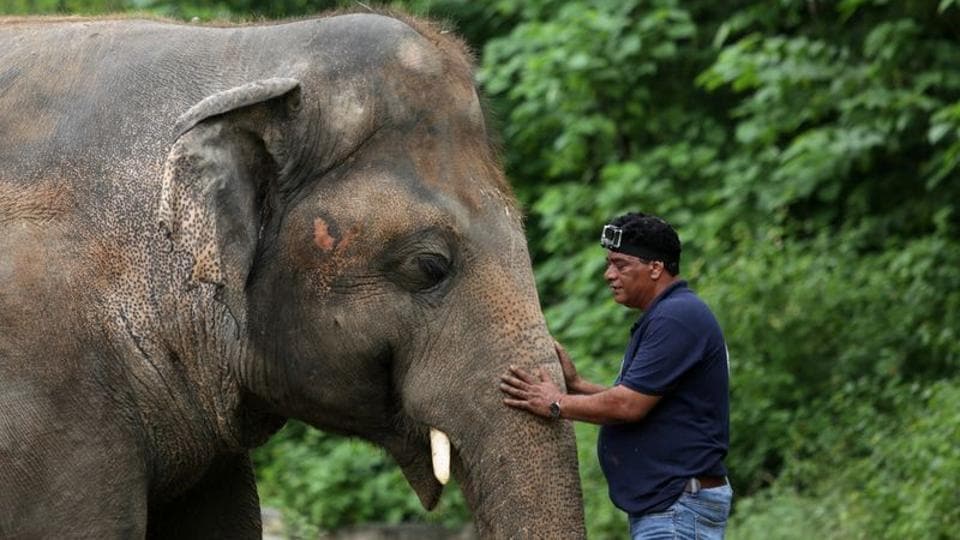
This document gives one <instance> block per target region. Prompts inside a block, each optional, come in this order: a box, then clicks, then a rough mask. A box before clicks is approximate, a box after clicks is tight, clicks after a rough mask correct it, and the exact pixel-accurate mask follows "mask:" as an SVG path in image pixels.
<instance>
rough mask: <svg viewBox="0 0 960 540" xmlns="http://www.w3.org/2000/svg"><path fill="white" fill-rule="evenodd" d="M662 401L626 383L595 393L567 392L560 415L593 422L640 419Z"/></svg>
mask: <svg viewBox="0 0 960 540" xmlns="http://www.w3.org/2000/svg"><path fill="white" fill-rule="evenodd" d="M593 386H596V385H593ZM659 400H660V397H658V396H651V395H646V394H641V393H639V392H635V391H633V390H630V389H628V388H625V387H623V386H614V387H613V388H606V389H603V391H601V392H596V393H593V394H567V395H566V396H563V397H562V398H561V399H560V417H561V418H565V419H567V420H580V421H582V422H590V423H591V424H619V423H623V422H637V421H639V420H641V419H642V418H643V417H644V416H646V415H647V413H648V412H649V411H650V409H652V408H653V406H654V405H656V404H657V402H658V401H659Z"/></svg>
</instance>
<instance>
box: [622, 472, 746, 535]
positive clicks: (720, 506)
mask: <svg viewBox="0 0 960 540" xmlns="http://www.w3.org/2000/svg"><path fill="white" fill-rule="evenodd" d="M731 501H733V489H731V488H730V484H729V483H728V484H727V485H725V486H720V487H715V488H710V489H701V490H700V491H698V492H697V493H686V492H684V493H683V495H681V496H680V498H679V499H677V502H675V503H673V505H672V506H671V507H670V508H667V509H666V510H664V511H663V512H655V513H653V514H643V515H631V516H630V538H631V539H632V540H681V539H682V540H714V539H717V540H719V539H722V538H723V532H724V530H725V529H726V527H727V516H729V515H730V503H731Z"/></svg>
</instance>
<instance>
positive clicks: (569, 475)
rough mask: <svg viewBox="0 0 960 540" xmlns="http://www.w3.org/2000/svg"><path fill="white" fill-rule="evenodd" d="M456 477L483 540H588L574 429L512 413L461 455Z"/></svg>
mask: <svg viewBox="0 0 960 540" xmlns="http://www.w3.org/2000/svg"><path fill="white" fill-rule="evenodd" d="M456 450H457V451H456V452H455V453H454V464H453V465H454V473H455V474H456V476H457V478H458V479H459V481H460V484H461V488H462V490H463V493H464V495H465V496H466V498H467V502H468V504H469V505H470V508H471V509H472V510H473V512H474V521H475V525H476V527H477V532H478V533H479V534H480V537H481V538H584V537H585V536H586V534H585V530H584V521H583V501H582V496H581V491H580V477H579V473H578V469H577V450H576V442H575V439H574V434H573V427H572V424H570V423H569V422H566V421H560V420H546V419H541V418H538V417H534V416H532V415H528V414H526V413H517V412H514V411H507V413H505V414H503V419H502V421H501V422H498V423H497V425H496V427H495V429H494V431H492V432H490V433H489V434H487V436H486V437H483V438H482V439H480V444H477V445H475V446H472V447H471V448H460V449H456Z"/></svg>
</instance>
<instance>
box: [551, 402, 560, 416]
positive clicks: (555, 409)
mask: <svg viewBox="0 0 960 540" xmlns="http://www.w3.org/2000/svg"><path fill="white" fill-rule="evenodd" d="M550 418H553V419H554V420H558V419H559V418H560V400H559V399H558V400H556V401H554V402H553V403H551V404H550Z"/></svg>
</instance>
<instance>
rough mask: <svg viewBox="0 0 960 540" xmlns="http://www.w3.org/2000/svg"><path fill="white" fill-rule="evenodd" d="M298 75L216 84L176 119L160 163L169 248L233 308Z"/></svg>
mask: <svg viewBox="0 0 960 540" xmlns="http://www.w3.org/2000/svg"><path fill="white" fill-rule="evenodd" d="M299 86H300V83H299V82H298V81H296V80H294V79H268V80H264V81H257V82H253V83H249V84H245V85H242V86H239V87H236V88H232V89H230V90H226V91H223V92H218V93H216V94H213V95H211V96H208V97H206V98H204V99H203V100H201V101H200V102H199V103H197V104H196V105H194V106H193V107H191V108H190V109H189V110H188V111H187V112H186V113H184V114H183V115H182V116H181V117H180V119H179V120H178V121H177V126H176V133H177V139H176V141H175V142H174V143H173V146H172V147H171V149H170V152H169V154H168V155H167V159H166V162H165V163H164V166H163V180H162V189H161V195H160V207H159V220H160V224H161V226H162V227H163V228H164V230H165V232H166V234H167V235H168V237H169V239H170V241H171V243H172V246H173V250H175V251H179V252H183V253H185V254H187V255H188V256H189V257H190V258H191V260H192V265H193V266H192V269H191V273H190V277H191V281H192V282H193V283H195V284H197V283H209V284H214V285H217V286H218V287H221V288H223V289H224V291H223V292H225V293H226V294H225V295H223V299H224V300H225V301H227V306H228V307H229V308H230V309H231V311H232V312H233V313H234V314H235V316H236V314H238V313H239V311H238V309H239V307H240V306H238V305H231V304H235V303H236V302H234V301H231V297H232V298H233V299H234V300H239V298H240V295H241V294H242V291H243V286H244V284H245V282H246V279H247V276H248V275H249V273H250V269H251V265H252V263H253V259H254V254H255V252H256V248H257V242H258V236H259V234H260V230H261V227H262V226H263V223H262V218H263V216H262V212H261V211H260V209H261V208H262V207H263V205H264V202H265V201H264V199H265V198H266V197H269V196H270V195H269V194H270V193H271V192H272V191H273V190H274V189H276V181H277V178H278V176H279V175H280V174H281V171H283V170H284V169H285V168H286V167H288V165H289V164H288V163H286V161H287V160H288V157H287V156H288V155H289V152H287V150H286V149H287V148H288V147H289V145H290V141H288V140H286V138H288V137H287V136H285V133H287V132H289V129H285V126H286V125H287V124H289V121H290V117H291V115H292V114H293V113H295V112H296V111H297V109H298V108H299V99H300V96H299Z"/></svg>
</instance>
